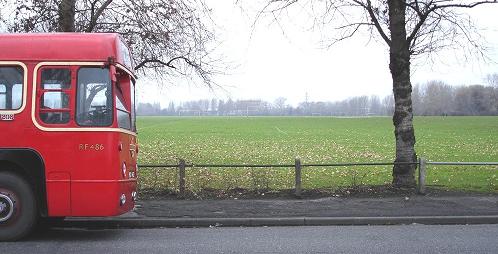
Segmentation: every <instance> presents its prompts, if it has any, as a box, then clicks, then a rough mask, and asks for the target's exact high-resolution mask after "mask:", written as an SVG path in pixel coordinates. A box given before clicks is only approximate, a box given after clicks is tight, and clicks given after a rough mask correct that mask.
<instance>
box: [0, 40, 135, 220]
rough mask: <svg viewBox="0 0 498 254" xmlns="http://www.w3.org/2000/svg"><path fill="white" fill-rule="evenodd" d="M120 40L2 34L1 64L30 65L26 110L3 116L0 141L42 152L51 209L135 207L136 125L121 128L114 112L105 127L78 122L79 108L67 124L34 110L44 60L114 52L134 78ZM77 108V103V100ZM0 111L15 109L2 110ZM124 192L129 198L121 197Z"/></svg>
mask: <svg viewBox="0 0 498 254" xmlns="http://www.w3.org/2000/svg"><path fill="white" fill-rule="evenodd" d="M120 40H121V38H120V37H119V35H117V34H66V33H64V34H62V33H56V34H2V35H0V66H1V64H2V63H6V62H14V61H15V62H21V63H22V64H24V65H25V66H26V68H27V72H26V73H24V75H26V77H27V79H26V80H27V85H25V87H26V88H27V89H26V98H25V99H24V101H23V105H24V106H23V107H22V108H23V109H22V111H21V112H17V113H14V114H12V117H13V120H8V121H2V120H0V148H30V149H32V150H35V151H36V152H38V153H39V154H40V156H41V157H42V159H43V162H44V165H45V179H46V192H47V193H46V197H47V207H48V216H114V215H119V214H123V213H125V212H127V211H130V210H131V209H133V207H134V200H133V199H132V192H135V191H136V187H137V175H136V163H137V152H138V151H137V139H136V134H135V133H134V132H133V131H130V130H126V129H121V128H118V124H117V116H116V115H117V114H116V113H115V112H114V114H113V122H112V125H110V126H106V127H105V128H104V127H102V128H101V127H86V128H81V127H80V126H77V125H76V124H75V123H74V121H75V120H74V118H75V117H74V115H72V116H71V124H70V125H68V127H67V128H66V127H64V128H59V126H46V125H43V124H40V123H39V119H38V116H36V117H35V115H36V113H33V112H36V107H37V106H36V105H34V104H33V102H34V101H37V100H39V98H37V94H36V93H37V92H36V91H34V89H33V85H34V83H35V82H37V81H35V80H34V78H35V75H36V74H35V73H36V70H35V69H36V66H38V65H40V63H50V62H68V63H71V66H79V64H78V63H79V62H84V63H85V64H88V63H89V62H91V63H93V62H94V63H95V64H96V66H104V65H105V64H109V59H113V61H114V62H115V63H117V64H118V67H119V68H121V70H122V73H127V74H126V75H130V78H131V79H133V72H132V70H131V68H126V67H127V64H126V63H125V61H124V59H123V56H122V55H121V54H120V51H119V50H120V49H119V47H120V44H119V43H121V42H120ZM113 64H114V63H113ZM119 65H121V66H119ZM75 68H76V67H75ZM110 70H111V75H113V73H112V70H113V69H112V68H110ZM113 90H114V89H113ZM113 96H114V95H113ZM115 103H116V102H114V106H115ZM71 107H75V100H74V99H73V100H71ZM72 110H73V109H72ZM73 112H74V111H73ZM0 114H2V115H10V113H9V112H8V111H2V110H0ZM40 125H41V126H42V127H40ZM80 129H81V130H80ZM123 164H124V165H125V167H126V171H125V172H123ZM122 195H125V197H126V202H125V203H124V204H120V198H121V196H122Z"/></svg>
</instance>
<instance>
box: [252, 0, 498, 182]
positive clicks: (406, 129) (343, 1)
mask: <svg viewBox="0 0 498 254" xmlns="http://www.w3.org/2000/svg"><path fill="white" fill-rule="evenodd" d="M488 3H496V0H488V1H486V0H485V1H470V0H377V1H375V0H322V1H318V0H268V2H267V4H266V6H265V7H264V8H263V10H262V11H261V13H260V15H258V17H259V16H261V15H262V14H264V13H267V14H270V15H271V17H274V18H275V20H277V21H279V20H281V18H282V17H283V15H285V13H286V12H287V11H288V10H289V9H290V7H291V6H301V8H305V9H306V12H308V13H310V14H311V15H312V16H314V17H315V23H316V24H321V25H329V26H332V28H333V32H332V33H331V34H333V35H334V36H335V37H334V38H332V40H331V45H332V44H334V43H336V42H339V41H342V40H345V39H348V38H351V37H353V36H354V35H356V34H357V33H358V32H359V31H367V32H369V33H370V36H372V37H373V38H380V40H381V41H383V42H384V43H385V45H387V47H388V48H389V57H390V58H389V59H390V63H389V69H390V71H391V77H392V81H393V92H394V101H395V107H394V115H393V124H394V127H395V131H394V133H395V138H396V160H395V162H400V163H414V162H416V160H417V155H416V153H415V132H414V128H413V112H412V100H411V91H412V85H411V81H410V60H411V59H412V57H414V56H417V55H420V54H426V53H435V52H438V51H439V50H441V49H447V48H455V49H458V50H460V51H461V50H462V48H464V47H463V46H470V47H465V48H470V49H472V50H475V49H477V53H479V54H481V53H482V52H483V51H482V47H480V42H481V41H480V37H479V33H477V29H476V27H475V26H474V24H473V23H472V22H471V19H470V17H469V16H468V15H466V14H465V13H463V12H460V11H459V10H460V9H468V8H473V7H476V6H480V5H483V4H488ZM279 24H280V23H279ZM471 52H472V51H471ZM415 170H416V165H415V164H398V165H395V166H394V167H393V184H394V185H395V186H400V187H401V186H408V187H412V186H414V185H415V177H414V174H415Z"/></svg>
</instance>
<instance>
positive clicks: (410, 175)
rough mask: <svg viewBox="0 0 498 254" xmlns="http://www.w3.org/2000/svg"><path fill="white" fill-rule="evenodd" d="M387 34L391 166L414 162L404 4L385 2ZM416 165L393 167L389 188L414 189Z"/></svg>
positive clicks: (391, 0)
mask: <svg viewBox="0 0 498 254" xmlns="http://www.w3.org/2000/svg"><path fill="white" fill-rule="evenodd" d="M388 5H389V30H390V31H391V45H390V48H389V50H390V52H389V57H390V63H389V69H390V70H391V76H392V79H393V92H394V102H395V107H394V116H393V123H394V135H395V137H396V160H395V162H416V161H417V155H416V153H415V132H414V129H413V112H412V99H411V92H412V85H411V82H410V50H409V44H408V40H407V36H406V28H405V23H406V22H405V18H406V17H405V15H406V10H405V8H406V7H405V3H404V0H388ZM415 169H416V165H395V166H394V168H393V185H394V186H396V187H414V186H415Z"/></svg>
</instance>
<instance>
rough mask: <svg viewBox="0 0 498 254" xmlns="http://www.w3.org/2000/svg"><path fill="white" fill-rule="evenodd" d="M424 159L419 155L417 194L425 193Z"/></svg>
mask: <svg viewBox="0 0 498 254" xmlns="http://www.w3.org/2000/svg"><path fill="white" fill-rule="evenodd" d="M426 165H427V164H426V161H425V159H424V158H422V157H420V158H419V159H418V194H420V195H425V174H426Z"/></svg>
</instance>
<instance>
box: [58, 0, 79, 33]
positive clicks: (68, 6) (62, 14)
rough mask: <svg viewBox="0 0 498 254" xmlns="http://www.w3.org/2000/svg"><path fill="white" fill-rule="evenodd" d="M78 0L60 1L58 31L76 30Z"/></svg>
mask: <svg viewBox="0 0 498 254" xmlns="http://www.w3.org/2000/svg"><path fill="white" fill-rule="evenodd" d="M75 13H76V0H61V2H60V3H59V20H58V24H59V27H58V32H75V31H76V30H75V26H74V15H75Z"/></svg>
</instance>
